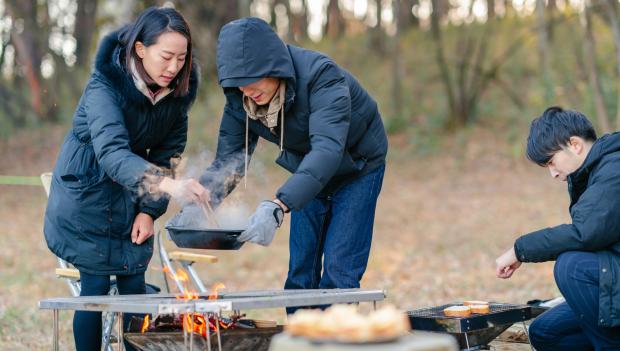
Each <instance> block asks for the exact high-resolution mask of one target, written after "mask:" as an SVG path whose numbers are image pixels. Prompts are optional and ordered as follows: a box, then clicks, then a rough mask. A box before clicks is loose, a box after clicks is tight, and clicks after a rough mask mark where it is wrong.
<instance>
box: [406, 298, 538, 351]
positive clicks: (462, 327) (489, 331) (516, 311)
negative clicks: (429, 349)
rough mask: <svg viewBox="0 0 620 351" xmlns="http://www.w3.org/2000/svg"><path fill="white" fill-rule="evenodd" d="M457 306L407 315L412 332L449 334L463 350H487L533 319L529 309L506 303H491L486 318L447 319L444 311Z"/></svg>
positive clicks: (484, 316) (429, 309)
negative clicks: (514, 327) (501, 336)
mask: <svg viewBox="0 0 620 351" xmlns="http://www.w3.org/2000/svg"><path fill="white" fill-rule="evenodd" d="M460 304H461V303H458V302H457V303H452V304H447V305H442V306H436V307H428V308H421V309H418V310H413V311H408V312H407V315H408V316H409V321H410V322H411V327H412V328H413V329H415V330H424V331H431V332H441V333H449V334H451V335H452V336H454V337H455V338H456V339H457V341H458V342H459V345H460V347H461V349H462V350H486V349H489V346H488V344H489V343H490V342H491V341H492V340H493V339H495V338H496V337H497V336H498V335H499V334H501V333H502V332H503V331H504V330H506V329H508V328H509V327H510V326H511V325H513V324H514V323H518V322H524V321H526V320H528V319H532V318H533V317H535V314H536V313H535V312H534V311H532V308H531V306H528V305H515V304H506V303H490V304H489V310H490V312H489V313H487V314H477V313H473V314H471V315H470V316H468V317H448V316H446V315H445V314H444V313H443V310H444V309H445V308H447V307H450V306H454V305H460Z"/></svg>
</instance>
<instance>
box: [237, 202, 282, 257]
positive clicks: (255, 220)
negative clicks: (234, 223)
mask: <svg viewBox="0 0 620 351" xmlns="http://www.w3.org/2000/svg"><path fill="white" fill-rule="evenodd" d="M283 220H284V211H283V210H282V207H280V205H278V204H277V203H275V202H273V201H269V200H265V201H262V202H261V203H260V205H258V208H257V209H256V212H254V214H253V215H252V216H251V217H250V223H249V224H248V229H246V230H245V231H244V232H243V233H241V235H239V237H238V238H237V240H239V241H249V242H252V243H255V244H259V245H263V246H268V245H269V244H271V241H272V240H273V237H274V236H275V234H276V229H278V228H280V225H282V221H283Z"/></svg>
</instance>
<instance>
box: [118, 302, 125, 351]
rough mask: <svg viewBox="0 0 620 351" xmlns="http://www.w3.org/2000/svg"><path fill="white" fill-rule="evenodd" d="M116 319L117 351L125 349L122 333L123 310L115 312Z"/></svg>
mask: <svg viewBox="0 0 620 351" xmlns="http://www.w3.org/2000/svg"><path fill="white" fill-rule="evenodd" d="M116 318H117V319H118V351H123V350H125V336H124V335H123V334H124V332H123V312H119V313H117V314H116Z"/></svg>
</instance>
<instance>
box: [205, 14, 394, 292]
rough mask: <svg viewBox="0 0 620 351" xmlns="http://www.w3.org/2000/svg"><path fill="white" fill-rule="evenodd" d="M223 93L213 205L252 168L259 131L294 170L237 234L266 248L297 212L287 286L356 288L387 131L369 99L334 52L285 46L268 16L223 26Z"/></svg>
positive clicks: (208, 183) (211, 173)
mask: <svg viewBox="0 0 620 351" xmlns="http://www.w3.org/2000/svg"><path fill="white" fill-rule="evenodd" d="M217 70H218V76H219V83H220V85H221V86H222V88H223V90H224V94H225V95H226V105H225V107H224V113H223V116H222V121H221V126H220V131H219V139H218V146H217V153H216V157H215V160H214V161H213V163H212V165H211V166H210V167H209V168H208V169H207V171H206V172H205V173H204V174H203V175H202V176H201V178H200V182H201V183H202V184H203V185H204V186H205V187H206V188H207V189H208V190H209V193H210V197H211V201H212V202H213V204H214V205H217V204H218V203H219V202H220V201H221V200H222V198H224V197H225V196H227V195H228V194H229V193H230V192H231V191H232V190H233V189H234V187H235V186H236V185H237V183H238V182H239V180H240V179H241V178H242V177H243V176H244V175H245V174H246V171H247V166H248V162H249V158H250V157H251V155H252V152H253V151H254V148H255V146H256V143H257V142H258V138H259V137H262V138H264V139H266V140H268V141H270V142H272V143H274V144H277V145H278V146H279V147H280V155H279V157H278V158H277V160H276V163H278V164H279V165H280V166H282V167H284V168H285V169H287V170H288V171H290V172H291V173H292V175H291V176H290V177H289V178H288V180H287V181H286V182H285V183H284V184H283V185H282V186H281V187H280V188H279V189H278V191H277V193H276V194H275V196H274V197H273V199H272V200H269V201H263V202H262V203H261V204H260V205H259V206H258V209H257V210H256V212H255V213H254V214H253V215H252V217H251V218H250V222H249V225H248V228H247V230H246V231H245V232H244V233H242V235H241V236H240V237H239V240H242V241H250V242H253V243H257V244H261V245H264V246H267V245H269V244H270V243H271V241H272V239H273V237H274V234H275V231H276V229H277V228H278V227H279V226H280V225H281V224H282V221H283V217H284V213H287V212H289V211H290V212H291V233H290V263H289V272H288V278H287V281H286V284H285V288H286V289H317V288H322V289H329V288H357V287H359V281H360V280H361V278H362V275H363V274H364V271H365V270H366V265H367V262H368V255H369V252H370V244H371V241H372V229H373V223H374V214H375V208H376V203H377V197H378V195H379V192H380V190H381V185H382V182H383V173H384V170H385V156H386V153H387V137H386V134H385V129H384V127H383V123H382V121H381V116H380V114H379V111H378V109H377V104H376V102H375V101H374V100H373V98H372V97H371V96H370V95H368V93H367V92H366V91H365V90H364V89H363V88H362V87H361V86H360V84H359V83H358V82H357V81H356V80H355V78H354V77H353V76H352V75H351V74H350V73H348V72H347V71H345V70H344V69H342V68H340V67H339V66H338V65H337V64H336V63H334V61H332V60H331V59H330V58H329V57H327V56H325V55H323V54H321V53H318V52H314V51H310V50H306V49H302V48H299V47H295V46H292V45H287V44H285V43H284V42H283V41H282V40H281V39H280V38H279V37H278V36H277V34H276V33H275V32H274V31H273V29H272V28H271V27H270V26H269V25H268V24H267V23H266V22H265V21H263V20H261V19H258V18H252V17H249V18H243V19H239V20H235V21H232V22H230V23H228V24H226V25H225V26H224V27H223V28H222V30H221V31H220V35H219V39H218V46H217Z"/></svg>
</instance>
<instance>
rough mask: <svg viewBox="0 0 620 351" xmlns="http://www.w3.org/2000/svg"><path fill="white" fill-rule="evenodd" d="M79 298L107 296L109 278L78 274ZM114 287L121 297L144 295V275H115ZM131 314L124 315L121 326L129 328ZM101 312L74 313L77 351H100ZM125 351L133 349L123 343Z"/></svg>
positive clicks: (74, 336)
mask: <svg viewBox="0 0 620 351" xmlns="http://www.w3.org/2000/svg"><path fill="white" fill-rule="evenodd" d="M80 285H81V288H82V291H81V293H80V296H98V295H107V294H108V291H109V290H110V276H108V275H92V274H87V273H84V272H80ZM116 286H117V288H118V292H119V294H121V295H130V294H145V293H146V284H145V281H144V273H140V274H134V275H117V276H116ZM131 317H132V315H131V314H124V318H123V323H124V324H123V326H124V327H125V328H127V327H128V326H129V320H130V319H131ZM101 328H102V325H101V312H86V311H76V312H75V315H74V316H73V338H74V340H75V348H76V350H77V351H100V350H101ZM125 349H126V350H134V348H133V347H132V346H131V345H129V344H128V343H127V342H125Z"/></svg>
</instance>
